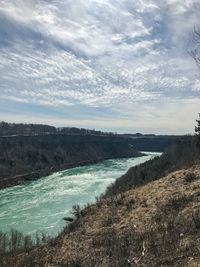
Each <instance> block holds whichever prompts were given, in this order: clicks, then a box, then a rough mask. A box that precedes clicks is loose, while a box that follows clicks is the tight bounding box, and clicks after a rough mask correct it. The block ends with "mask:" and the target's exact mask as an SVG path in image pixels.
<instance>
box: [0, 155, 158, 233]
mask: <svg viewBox="0 0 200 267" xmlns="http://www.w3.org/2000/svg"><path fill="white" fill-rule="evenodd" d="M145 154H147V155H146V156H143V157H139V158H128V159H125V158H124V159H113V160H106V161H103V162H100V163H97V164H93V165H88V166H84V167H78V168H73V169H69V170H65V171H60V172H57V173H54V174H53V175H50V176H48V177H44V178H41V179H38V180H36V181H31V182H27V183H26V184H24V185H20V186H15V187H11V188H6V189H3V190H0V230H1V231H3V232H6V231H9V230H10V229H11V228H13V229H17V230H19V231H20V232H22V233H24V234H28V233H29V234H33V233H35V232H36V231H38V232H46V233H48V234H49V235H51V236H55V235H57V234H58V233H59V232H60V231H61V230H62V229H63V227H64V226H65V225H66V222H65V221H64V220H63V217H66V216H72V215H71V210H72V206H73V205H76V204H79V205H80V206H81V207H83V206H84V205H85V204H87V203H92V202H94V201H95V197H96V196H100V194H102V193H103V192H105V190H106V188H107V186H108V185H110V184H111V183H113V182H114V181H115V180H116V178H118V177H120V176H121V175H123V174H124V173H125V172H126V171H127V170H128V169H129V168H130V167H132V166H135V165H138V164H140V163H143V162H145V161H147V160H149V159H152V158H154V157H155V156H159V155H160V154H161V153H155V152H145Z"/></svg>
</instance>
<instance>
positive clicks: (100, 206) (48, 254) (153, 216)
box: [2, 165, 200, 267]
mask: <svg viewBox="0 0 200 267" xmlns="http://www.w3.org/2000/svg"><path fill="white" fill-rule="evenodd" d="M199 255H200V166H199V165H198V166H193V167H191V168H189V169H187V170H181V171H177V172H174V173H171V174H169V175H168V176H166V177H164V178H162V179H160V180H157V181H154V182H151V183H149V184H147V185H145V186H142V187H139V188H137V189H134V190H129V191H127V192H124V193H123V194H118V195H116V196H113V197H111V198H107V199H102V200H100V201H98V202H97V203H96V204H94V205H90V206H88V207H87V208H85V209H84V210H83V211H82V216H81V217H80V218H79V219H78V220H77V221H76V222H75V223H74V224H71V225H70V226H69V227H66V228H65V229H64V231H63V232H62V233H61V234H60V235H59V236H58V237H57V238H56V239H55V240H53V241H52V242H51V243H48V244H46V245H43V246H41V247H39V248H38V247H36V248H34V249H33V250H32V251H31V252H29V253H27V254H26V253H22V254H20V255H12V256H9V257H6V258H4V263H3V262H2V266H16V267H17V266H30V267H31V266H46V267H47V266H49V267H58V266H63V267H64V266H103V267H112V266H113V267H114V266H115V267H117V266H119V267H121V266H190V267H191V266H200V257H199Z"/></svg>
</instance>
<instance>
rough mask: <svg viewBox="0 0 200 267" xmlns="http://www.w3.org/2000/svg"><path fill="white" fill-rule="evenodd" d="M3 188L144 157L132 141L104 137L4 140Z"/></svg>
mask: <svg viewBox="0 0 200 267" xmlns="http://www.w3.org/2000/svg"><path fill="white" fill-rule="evenodd" d="M0 151H1V154H0V188H4V187H8V186H13V185H16V184H21V183H23V182H24V181H26V180H31V179H36V178H40V177H44V176H47V175H49V174H51V173H53V172H56V171H60V170H64V169H69V168H72V167H78V166H82V165H87V164H92V163H96V162H99V161H102V160H106V159H112V158H123V157H137V156H141V155H142V154H141V153H140V152H137V151H136V150H135V149H134V147H133V146H132V145H131V143H130V140H129V139H125V138H117V137H115V138H113V137H104V136H72V135H71V136H66V135H43V136H16V137H0Z"/></svg>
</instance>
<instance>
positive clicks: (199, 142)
mask: <svg viewBox="0 0 200 267" xmlns="http://www.w3.org/2000/svg"><path fill="white" fill-rule="evenodd" d="M196 121H197V126H195V133H196V136H197V146H198V148H199V149H200V113H199V119H198V120H196Z"/></svg>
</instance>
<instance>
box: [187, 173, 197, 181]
mask: <svg viewBox="0 0 200 267" xmlns="http://www.w3.org/2000/svg"><path fill="white" fill-rule="evenodd" d="M198 178H199V177H197V175H196V174H195V173H194V172H188V173H187V174H186V175H185V181H186V182H187V183H191V182H193V181H195V180H197V179H198Z"/></svg>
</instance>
